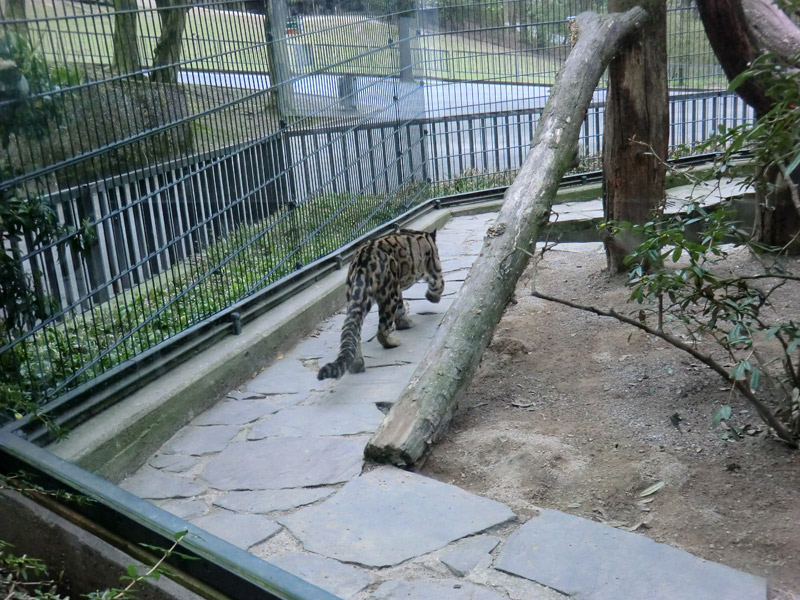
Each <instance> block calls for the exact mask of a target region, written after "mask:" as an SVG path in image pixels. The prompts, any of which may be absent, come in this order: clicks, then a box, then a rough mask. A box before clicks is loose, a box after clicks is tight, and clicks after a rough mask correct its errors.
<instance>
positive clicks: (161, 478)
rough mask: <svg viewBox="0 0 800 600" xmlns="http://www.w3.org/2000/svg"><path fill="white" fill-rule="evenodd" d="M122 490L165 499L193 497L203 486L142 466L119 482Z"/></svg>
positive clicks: (153, 498) (202, 491) (137, 494)
mask: <svg viewBox="0 0 800 600" xmlns="http://www.w3.org/2000/svg"><path fill="white" fill-rule="evenodd" d="M119 487H121V488H122V489H123V490H128V491H129V492H130V493H131V494H135V495H136V496H139V498H144V499H145V500H165V499H167V498H193V497H194V496H199V495H200V494H203V493H205V491H206V488H205V486H202V485H198V484H196V483H194V482H192V481H190V480H189V479H186V478H184V477H180V476H178V475H172V474H170V473H163V472H161V471H157V470H155V469H150V468H147V467H146V468H144V469H140V470H139V471H137V472H136V474H135V475H132V476H131V477H128V478H127V479H125V480H124V481H123V482H122V483H120V484H119Z"/></svg>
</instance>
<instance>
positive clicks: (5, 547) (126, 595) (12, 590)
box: [0, 486, 195, 600]
mask: <svg viewBox="0 0 800 600" xmlns="http://www.w3.org/2000/svg"><path fill="white" fill-rule="evenodd" d="M0 487H2V486H0ZM187 533H188V531H180V532H178V533H176V534H175V535H174V536H173V539H174V540H175V541H174V543H173V545H172V546H171V547H170V548H166V549H164V548H158V547H156V546H149V545H145V547H147V548H148V549H150V550H154V551H156V552H157V553H158V554H160V558H159V559H158V560H157V561H156V562H155V564H153V566H151V567H137V566H136V565H128V568H127V569H126V572H125V574H124V575H122V576H120V578H119V580H120V582H121V583H122V584H127V585H125V586H124V587H112V588H109V589H105V590H101V591H95V592H90V593H89V594H86V595H85V596H84V598H88V599H89V600H129V599H132V598H135V597H136V593H135V589H134V588H135V586H137V585H138V584H140V583H141V582H142V581H144V580H146V579H152V580H157V579H159V578H160V577H161V574H162V573H164V571H165V567H164V561H166V560H167V559H168V558H169V557H170V556H172V555H179V556H182V557H183V558H186V559H194V558H195V557H192V556H187V555H185V554H182V553H180V552H178V551H177V547H178V544H179V543H180V541H181V540H182V539H183V538H184V537H185V536H186V534H187ZM12 547H13V546H12V545H11V544H9V543H8V542H5V541H3V540H0V595H1V596H2V597H3V598H4V599H5V600H69V596H63V595H61V593H60V591H59V588H60V587H63V586H62V584H61V582H60V580H58V579H52V578H51V577H50V574H49V571H48V567H47V564H46V563H45V562H44V561H42V560H40V559H38V558H34V557H32V556H27V555H24V554H23V555H22V556H18V555H16V554H13V553H12V552H11V548H12Z"/></svg>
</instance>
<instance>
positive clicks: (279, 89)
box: [264, 0, 294, 115]
mask: <svg viewBox="0 0 800 600" xmlns="http://www.w3.org/2000/svg"><path fill="white" fill-rule="evenodd" d="M266 4H267V5H266V7H265V11H264V28H265V29H266V34H267V48H266V50H267V68H268V69H269V80H270V88H271V92H272V93H271V94H270V102H269V103H270V106H271V107H272V108H274V109H277V110H278V112H279V113H280V114H281V115H291V114H294V88H293V87H292V83H291V78H292V73H291V68H290V66H289V47H288V44H287V43H286V20H287V19H288V17H289V10H288V8H287V7H286V0H266Z"/></svg>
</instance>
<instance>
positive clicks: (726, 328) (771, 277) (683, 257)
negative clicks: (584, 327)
mask: <svg viewBox="0 0 800 600" xmlns="http://www.w3.org/2000/svg"><path fill="white" fill-rule="evenodd" d="M623 227H624V228H625V229H632V230H634V231H635V232H637V233H639V234H641V235H642V236H643V238H644V242H643V243H642V244H641V245H640V246H639V247H638V248H637V250H636V251H635V252H634V253H633V254H632V255H631V256H630V257H628V259H627V262H628V264H629V265H630V266H631V271H630V281H629V284H628V285H629V286H630V287H631V300H633V301H636V302H638V303H644V302H645V301H646V300H648V299H652V300H654V301H655V303H654V305H653V306H654V307H655V308H652V309H646V310H645V311H644V314H645V315H646V316H645V318H648V316H649V315H651V316H652V320H654V321H655V322H656V324H657V329H658V330H659V331H661V332H662V333H664V332H665V327H667V325H668V326H669V329H671V330H672V333H671V334H670V335H672V336H678V337H682V338H683V339H685V340H688V341H689V342H690V343H691V344H693V345H694V347H695V348H698V347H700V345H701V344H702V346H703V347H704V348H707V350H704V351H703V353H704V354H705V355H706V360H707V361H713V362H714V364H718V361H717V360H714V359H712V358H711V355H712V353H713V349H714V348H718V349H721V350H722V351H723V352H724V354H725V359H724V360H726V361H727V362H728V363H729V364H730V365H731V366H730V368H729V369H728V371H727V372H726V378H727V379H728V380H729V381H730V382H731V383H732V384H734V386H735V387H736V388H737V389H739V391H741V392H742V393H743V394H744V395H745V396H746V397H748V399H749V400H750V401H751V402H754V403H756V402H757V403H756V408H757V410H758V411H759V414H761V416H762V418H764V419H765V420H766V421H767V422H768V424H769V425H770V426H771V427H773V428H775V429H780V430H781V432H782V433H781V435H780V436H781V437H782V438H784V439H786V441H790V440H795V439H796V438H798V437H800V410H799V409H800V407H798V405H797V393H798V389H800V352H798V346H799V345H800V328H799V327H798V323H797V322H796V321H795V319H796V318H797V315H793V314H791V312H790V313H789V314H782V312H781V311H780V310H778V309H777V307H776V306H775V305H774V304H773V303H772V298H773V296H774V295H775V294H776V293H777V292H778V291H779V290H781V289H782V288H784V287H786V286H787V285H789V284H796V282H798V281H800V276H798V275H796V274H793V273H792V272H791V271H790V265H789V264H788V263H787V261H785V260H782V258H781V256H780V255H779V254H777V255H776V254H766V255H765V254H764V251H765V250H770V249H769V248H765V247H764V246H763V245H761V244H756V243H755V242H751V241H749V240H747V238H746V236H745V234H744V232H742V231H741V230H740V229H739V227H738V223H736V222H735V221H734V220H733V219H732V214H731V213H730V212H729V211H728V210H726V209H725V208H724V207H719V208H716V209H714V210H711V211H707V210H706V209H704V208H702V207H701V206H699V205H696V204H693V205H690V206H689V207H688V210H687V214H686V215H685V216H676V217H672V218H665V219H662V220H660V221H652V222H650V223H647V224H645V225H642V226H628V225H625V226H623ZM693 227H694V228H697V229H696V231H694V232H693V231H692V229H691V228H693ZM732 241H738V242H739V243H740V244H742V245H745V246H746V247H748V248H749V249H750V250H751V254H752V256H753V257H755V258H756V259H757V264H758V265H759V270H758V271H757V272H754V273H752V274H750V273H736V274H733V275H731V274H722V271H721V270H720V269H718V264H719V263H720V261H722V260H723V259H724V258H725V257H726V256H727V253H728V246H726V245H725V242H732ZM771 250H775V249H771ZM678 263H680V264H678ZM644 264H650V265H654V267H653V268H652V269H651V270H650V271H646V270H645V269H644V268H643V265H644ZM671 265H675V266H674V267H673V266H671ZM665 335H666V333H665ZM709 342H713V345H711V346H710V347H709ZM707 364H708V363H707ZM716 370H718V369H716ZM765 382H766V383H769V386H768V388H767V389H766V390H765V389H764V386H763V383H765ZM765 397H767V398H770V399H774V401H775V402H777V405H778V408H777V410H776V411H775V412H774V414H772V416H773V417H774V419H772V418H768V417H767V413H766V412H765V411H767V408H766V402H765V400H766V398H765ZM778 423H779V424H780V425H781V427H780V428H778V427H776V424H778ZM779 433H780V432H779Z"/></svg>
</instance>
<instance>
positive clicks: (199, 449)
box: [161, 425, 240, 456]
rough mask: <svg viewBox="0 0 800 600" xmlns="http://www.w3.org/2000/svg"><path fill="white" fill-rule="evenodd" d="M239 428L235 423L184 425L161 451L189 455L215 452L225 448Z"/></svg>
mask: <svg viewBox="0 0 800 600" xmlns="http://www.w3.org/2000/svg"><path fill="white" fill-rule="evenodd" d="M239 430H240V428H239V427H237V426H235V425H220V426H212V427H193V426H189V427H184V428H183V429H181V430H180V432H179V433H178V434H177V435H176V436H175V437H174V438H173V439H172V440H171V441H169V442H167V445H166V446H165V447H164V448H162V450H161V451H162V452H164V453H165V454H188V455H189V456H203V455H204V454H213V453H214V452H219V451H220V450H222V449H223V448H225V447H226V446H227V445H228V442H230V441H231V440H232V439H233V437H234V436H235V435H236V434H237V433H239Z"/></svg>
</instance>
